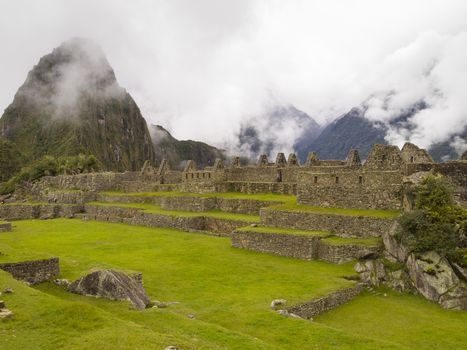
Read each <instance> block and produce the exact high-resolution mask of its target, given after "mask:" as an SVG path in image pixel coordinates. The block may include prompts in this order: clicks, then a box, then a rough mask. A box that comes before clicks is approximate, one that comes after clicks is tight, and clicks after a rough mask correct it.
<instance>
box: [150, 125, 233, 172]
mask: <svg viewBox="0 0 467 350" xmlns="http://www.w3.org/2000/svg"><path fill="white" fill-rule="evenodd" d="M149 129H150V132H151V136H152V140H153V144H154V149H155V152H156V161H158V162H160V161H161V160H162V159H164V158H165V159H167V160H168V161H169V163H170V165H171V166H172V167H173V168H181V167H182V162H183V161H185V160H189V159H191V160H194V161H195V162H196V164H197V166H198V168H204V167H205V166H210V165H214V161H215V160H216V158H220V159H224V158H225V155H224V152H223V151H222V150H219V149H217V148H215V147H213V146H210V145H208V144H206V143H204V142H198V141H192V140H186V141H180V140H177V139H176V138H174V137H173V136H172V135H171V134H170V133H169V132H168V131H167V130H165V129H164V128H163V127H162V126H160V125H151V126H150V128H149Z"/></svg>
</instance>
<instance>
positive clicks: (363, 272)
mask: <svg viewBox="0 0 467 350" xmlns="http://www.w3.org/2000/svg"><path fill="white" fill-rule="evenodd" d="M397 230H398V226H397V224H394V226H393V227H392V229H391V230H390V231H389V233H386V234H384V235H383V242H384V246H385V254H386V256H385V258H383V259H376V260H368V261H365V262H359V263H357V264H356V265H355V271H357V272H358V273H359V274H360V279H361V280H362V282H365V283H367V284H369V285H372V286H379V285H381V284H384V285H386V286H388V287H390V288H392V289H394V290H396V291H398V292H405V291H417V292H418V293H420V294H421V295H423V296H424V297H425V298H427V299H429V300H432V301H435V302H437V303H439V304H440V305H441V306H442V307H443V308H445V309H455V310H467V288H466V287H465V284H464V282H463V281H462V279H465V277H464V273H465V269H464V268H462V267H461V266H458V265H455V264H452V265H451V264H450V263H449V261H448V260H447V259H446V258H443V257H441V256H440V255H439V254H438V253H436V252H434V251H429V252H425V253H419V254H416V253H411V252H410V251H409V249H408V248H407V247H405V246H404V245H403V244H401V243H400V242H399V241H398V240H397Z"/></svg>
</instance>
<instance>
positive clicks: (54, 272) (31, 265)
mask: <svg viewBox="0 0 467 350" xmlns="http://www.w3.org/2000/svg"><path fill="white" fill-rule="evenodd" d="M0 269H1V270H4V271H6V272H9V273H10V274H11V275H12V276H13V277H14V278H15V279H17V280H20V281H24V282H27V283H30V284H37V283H41V282H45V281H48V280H49V279H51V278H52V277H56V276H58V275H60V266H59V260H58V258H50V259H44V260H31V261H23V262H17V263H3V264H0Z"/></svg>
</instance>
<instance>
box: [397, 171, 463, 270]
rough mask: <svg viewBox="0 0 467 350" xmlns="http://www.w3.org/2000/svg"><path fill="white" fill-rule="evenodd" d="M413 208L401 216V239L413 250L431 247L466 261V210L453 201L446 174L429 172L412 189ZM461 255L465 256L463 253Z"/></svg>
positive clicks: (459, 260)
mask: <svg viewBox="0 0 467 350" xmlns="http://www.w3.org/2000/svg"><path fill="white" fill-rule="evenodd" d="M413 195H414V197H415V210H413V211H410V212H407V213H404V214H403V215H402V216H401V217H400V220H399V222H400V225H401V230H400V234H399V237H400V239H401V241H402V242H403V243H404V244H405V245H407V246H408V247H409V249H410V250H411V251H414V252H426V251H431V250H434V251H436V252H438V253H439V254H440V255H442V256H444V257H447V258H449V259H451V260H454V261H456V262H458V263H461V264H466V260H465V255H464V254H466V250H465V247H464V249H463V248H462V245H465V227H466V224H467V210H466V209H464V208H462V207H461V206H459V205H457V204H456V203H455V201H454V196H453V188H452V186H451V184H450V183H449V182H448V180H447V179H446V178H445V177H442V176H434V175H429V176H427V177H426V178H425V179H423V180H422V182H421V183H420V185H418V186H416V187H415V188H414V190H413ZM463 255H464V256H463Z"/></svg>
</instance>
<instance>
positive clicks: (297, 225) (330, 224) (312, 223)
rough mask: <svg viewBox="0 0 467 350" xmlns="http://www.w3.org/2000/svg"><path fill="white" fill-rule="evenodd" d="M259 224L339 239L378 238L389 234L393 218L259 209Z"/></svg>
mask: <svg viewBox="0 0 467 350" xmlns="http://www.w3.org/2000/svg"><path fill="white" fill-rule="evenodd" d="M260 215H261V224H262V225H264V226H273V227H285V228H294V229H302V230H312V231H313V230H314V231H328V232H331V233H333V234H336V235H338V236H341V237H380V236H381V235H383V234H384V233H386V232H389V230H390V228H391V225H392V223H393V221H394V219H393V218H378V217H371V216H350V215H336V214H321V213H312V212H306V211H302V212H295V211H283V210H277V209H272V208H263V209H261V214H260Z"/></svg>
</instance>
